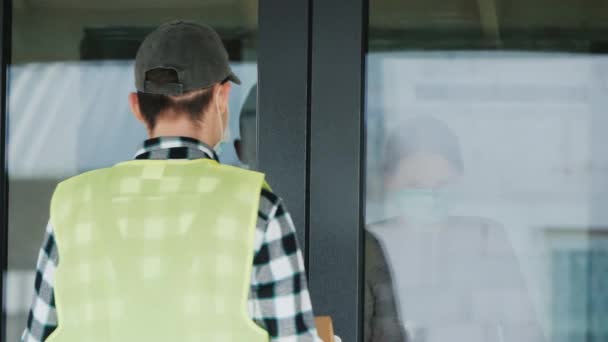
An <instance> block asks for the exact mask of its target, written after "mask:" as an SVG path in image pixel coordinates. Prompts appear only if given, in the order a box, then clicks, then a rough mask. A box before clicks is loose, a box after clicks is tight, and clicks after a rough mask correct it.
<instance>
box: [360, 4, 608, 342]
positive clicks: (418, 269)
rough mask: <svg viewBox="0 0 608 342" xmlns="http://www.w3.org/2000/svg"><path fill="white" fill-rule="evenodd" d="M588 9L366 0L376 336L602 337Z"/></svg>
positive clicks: (602, 258)
mask: <svg viewBox="0 0 608 342" xmlns="http://www.w3.org/2000/svg"><path fill="white" fill-rule="evenodd" d="M592 3H593V2H590V3H577V4H574V3H572V2H566V1H551V2H549V1H545V0H534V1H532V2H530V1H525V2H524V1H519V0H518V1H494V0H479V1H469V0H459V1H450V2H448V1H430V2H429V1H413V2H403V1H388V0H385V1H382V0H374V1H371V3H370V28H369V30H370V41H369V46H370V51H369V53H368V56H367V58H368V59H367V101H366V102H367V113H366V125H367V151H368V152H367V153H368V154H367V161H368V165H367V213H366V214H367V224H368V225H367V232H366V234H367V237H366V256H367V260H366V286H365V295H366V298H365V304H366V305H365V336H366V339H365V341H366V342H368V341H388V340H390V341H403V340H405V336H406V335H408V336H409V340H408V341H414V342H421V341H424V342H439V341H471V342H487V341H497V342H502V341H518V342H519V341H523V342H527V341H529V342H538V341H560V342H561V341H563V342H578V341H581V342H583V341H604V340H606V339H608V328H607V327H606V324H605V322H606V321H607V320H608V302H607V300H608V299H607V298H608V297H606V295H605V292H606V288H607V286H608V282H607V281H608V280H607V278H606V276H605V274H606V273H605V272H606V270H607V269H608V215H607V214H606V213H607V211H606V210H605V209H604V207H605V206H606V204H607V203H608V181H607V180H606V171H605V169H606V167H607V166H608V157H607V154H606V151H605V146H606V144H607V143H608V140H607V139H606V135H605V134H604V131H605V129H606V127H608V116H607V115H606V113H605V108H606V104H607V103H606V94H607V93H608V88H607V84H608V58H606V55H604V54H603V52H605V50H606V48H605V47H606V46H607V45H606V41H605V40H604V39H605V38H604V37H606V35H605V34H603V32H604V31H605V30H606V22H607V21H606V19H607V17H606V13H608V12H606V11H602V10H601V9H599V8H601V6H605V5H601V4H599V3H598V2H595V5H597V6H595V5H594V4H592ZM598 6H600V7H598Z"/></svg>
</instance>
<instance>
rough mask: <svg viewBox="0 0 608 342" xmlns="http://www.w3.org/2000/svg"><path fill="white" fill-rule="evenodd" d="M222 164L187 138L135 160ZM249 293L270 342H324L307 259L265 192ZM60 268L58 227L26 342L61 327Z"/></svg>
mask: <svg viewBox="0 0 608 342" xmlns="http://www.w3.org/2000/svg"><path fill="white" fill-rule="evenodd" d="M197 158H211V159H215V160H218V158H217V155H216V154H215V152H214V151H213V150H212V149H211V148H209V147H208V146H206V145H204V144H203V143H201V142H199V141H197V140H195V139H191V138H184V137H161V138H154V139H149V140H146V141H145V142H144V145H143V147H142V148H141V149H140V150H139V151H137V153H136V156H135V159H197ZM254 253H255V254H254V260H253V272H252V277H251V289H250V292H249V301H248V304H249V305H248V306H249V313H250V316H251V318H252V319H253V321H254V322H255V323H256V324H258V325H259V326H260V327H262V328H263V329H265V330H266V331H268V333H269V335H270V340H271V341H281V342H288V341H289V342H303V341H320V339H318V337H317V332H316V329H315V325H314V317H313V312H312V307H311V303H310V295H309V292H308V287H307V284H306V277H305V272H304V263H303V258H302V253H301V251H300V249H299V247H298V244H297V241H296V233H295V230H294V226H293V223H292V221H291V217H290V216H289V213H288V212H287V211H286V210H285V207H284V205H283V203H282V202H281V199H280V198H279V197H277V196H276V195H275V194H274V193H272V192H270V191H267V190H262V194H261V201H260V207H259V211H258V220H257V226H256V240H255V251H254ZM58 262H59V255H58V251H57V246H56V244H55V237H54V233H53V227H52V226H51V225H50V223H49V225H48V226H47V229H46V236H45V238H44V242H43V244H42V248H41V250H40V255H39V257H38V264H37V272H36V281H35V295H34V300H33V303H32V307H31V310H30V313H29V317H28V321H27V327H26V329H25V331H24V333H23V336H22V341H25V342H34V341H44V340H45V339H46V338H47V337H48V336H49V335H50V334H51V333H52V332H53V331H54V330H55V329H56V328H57V325H58V324H61V322H58V321H57V312H56V309H55V296H54V292H53V283H54V281H53V280H54V275H55V270H56V269H57V265H58Z"/></svg>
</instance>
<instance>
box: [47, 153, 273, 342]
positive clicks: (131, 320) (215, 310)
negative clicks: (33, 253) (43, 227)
mask: <svg viewBox="0 0 608 342" xmlns="http://www.w3.org/2000/svg"><path fill="white" fill-rule="evenodd" d="M263 184H264V175H263V174H260V173H256V172H251V171H245V170H242V169H238V168H234V167H229V166H224V165H220V164H218V163H216V162H214V161H211V160H135V161H130V162H125V163H121V164H118V165H116V166H114V167H112V168H108V169H101V170H96V171H91V172H88V173H85V174H83V175H80V176H77V177H74V178H71V179H68V180H67V181H65V182H62V183H61V184H60V185H59V186H58V187H57V189H56V190H55V193H54V195H53V199H52V201H51V222H52V225H53V227H54V229H55V238H56V242H57V247H58V251H59V255H60V260H59V265H58V268H57V272H56V274H55V288H54V289H55V303H56V306H57V314H58V324H59V325H58V328H57V329H56V330H55V331H54V332H53V333H52V334H51V336H50V337H49V339H48V340H47V341H52V342H81V341H82V342H85V341H86V342H89V341H95V342H96V341H99V342H132V341H133V342H135V341H146V342H156V341H158V342H160V341H162V342H170V341H171V342H172V341H180V342H181V341H193V342H194V341H196V342H203V341H204V342H216V341H217V342H219V341H234V342H237V341H238V342H244V341H247V342H262V341H268V334H267V332H266V331H265V330H263V329H261V328H260V327H258V326H257V325H256V324H255V323H254V322H253V321H252V320H251V318H250V317H249V314H248V311H247V298H248V293H249V287H250V281H251V270H252V263H253V250H254V236H255V225H256V221H257V212H258V206H259V200H260V191H261V189H262V187H263V186H264V185H263Z"/></svg>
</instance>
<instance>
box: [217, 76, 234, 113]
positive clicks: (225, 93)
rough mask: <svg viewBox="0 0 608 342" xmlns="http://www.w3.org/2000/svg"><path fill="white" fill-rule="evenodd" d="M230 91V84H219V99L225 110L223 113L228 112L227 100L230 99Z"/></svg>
mask: <svg viewBox="0 0 608 342" xmlns="http://www.w3.org/2000/svg"><path fill="white" fill-rule="evenodd" d="M231 90H232V83H231V82H226V83H224V84H220V92H219V95H220V98H221V103H222V105H223V106H224V108H225V111H226V112H227V111H228V100H229V99H230V91H231Z"/></svg>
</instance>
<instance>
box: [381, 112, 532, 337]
mask: <svg viewBox="0 0 608 342" xmlns="http://www.w3.org/2000/svg"><path fill="white" fill-rule="evenodd" d="M384 158H385V163H384V165H383V172H384V180H385V194H386V200H385V206H384V208H385V217H386V218H387V219H386V220H385V221H383V222H381V223H378V224H374V225H372V226H370V227H369V230H371V231H372V232H374V234H375V235H377V236H378V237H379V238H380V239H381V241H382V242H383V244H384V246H385V248H386V249H387V251H388V254H389V256H390V260H391V263H392V265H393V267H394V268H395V269H396V271H397V272H396V273H395V276H394V277H395V282H396V284H397V289H399V294H398V296H399V297H400V305H401V307H402V310H403V312H404V318H405V326H406V327H407V329H408V331H409V336H410V340H411V341H415V342H418V341H446V340H458V341H479V342H482V341H504V339H505V338H507V336H506V335H507V334H508V340H509V341H541V340H542V338H541V336H542V335H541V334H540V333H539V329H538V325H537V323H536V322H535V317H534V315H533V314H531V313H532V312H533V310H532V305H531V303H530V299H529V298H528V295H527V292H526V289H525V284H524V281H523V277H522V274H521V271H520V267H519V263H518V260H517V258H516V256H515V254H514V252H513V250H512V248H511V244H510V241H509V239H508V237H507V235H506V234H505V232H504V228H503V227H502V226H501V225H500V224H498V223H496V222H494V221H492V220H491V219H487V218H483V217H475V216H468V217H464V216H452V215H450V205H449V198H448V197H447V195H446V188H447V187H448V186H449V185H452V184H454V183H455V182H456V181H457V180H458V179H459V178H460V177H461V175H462V173H463V171H464V166H463V161H462V155H461V151H460V145H459V140H458V138H457V137H456V135H455V134H454V133H453V132H452V131H451V130H450V129H449V127H448V126H447V125H446V124H444V123H443V122H441V121H439V120H437V119H435V118H432V117H417V118H413V119H410V120H407V121H406V122H405V123H404V124H402V125H399V126H398V127H396V128H395V130H394V133H393V134H392V135H391V136H390V138H389V139H388V143H387V147H386V152H385V155H384ZM497 272H499V273H500V275H498V274H497ZM507 299H508V300H507Z"/></svg>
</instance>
